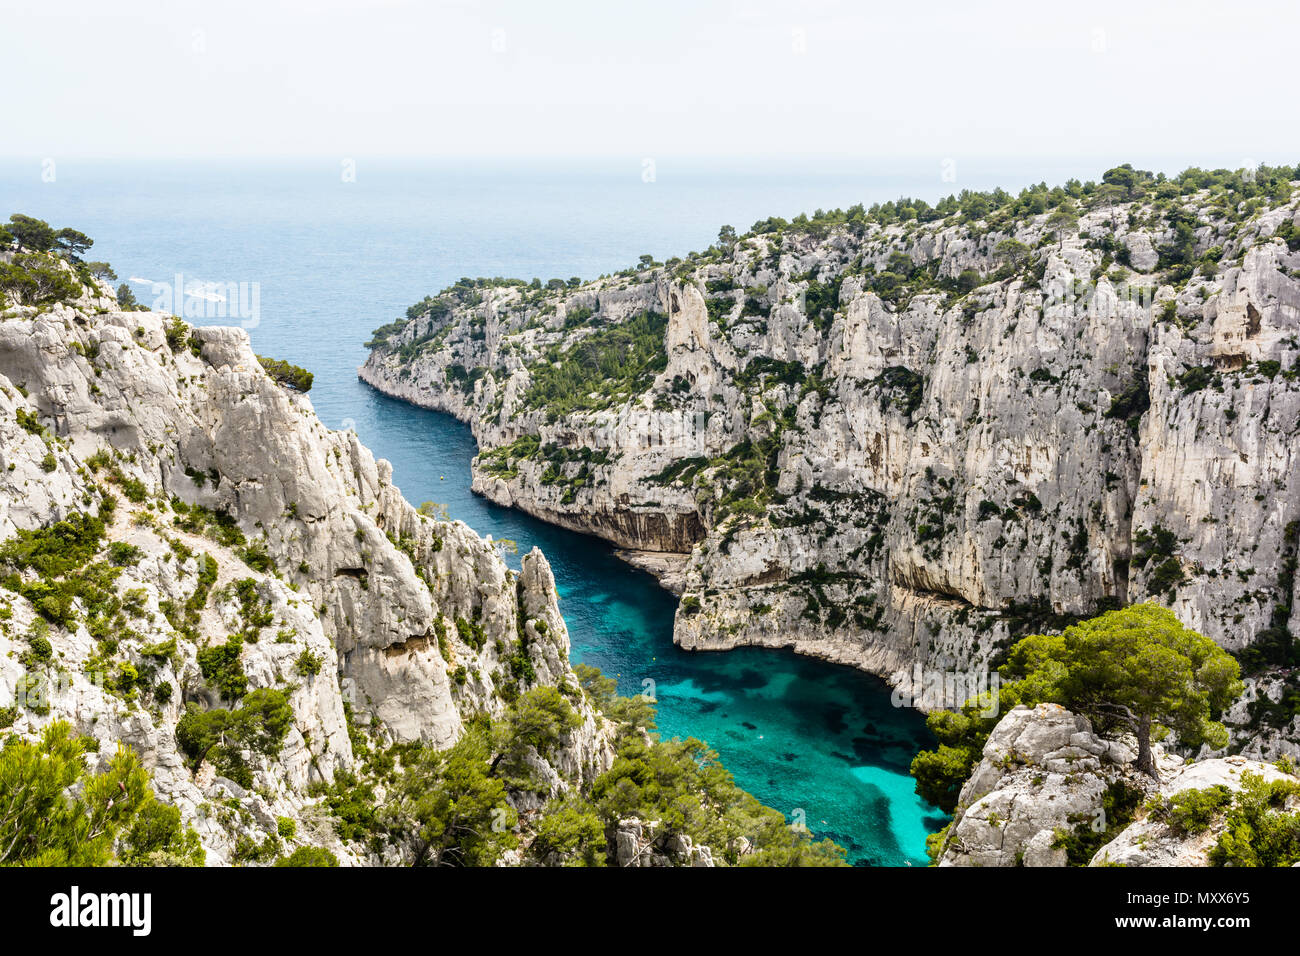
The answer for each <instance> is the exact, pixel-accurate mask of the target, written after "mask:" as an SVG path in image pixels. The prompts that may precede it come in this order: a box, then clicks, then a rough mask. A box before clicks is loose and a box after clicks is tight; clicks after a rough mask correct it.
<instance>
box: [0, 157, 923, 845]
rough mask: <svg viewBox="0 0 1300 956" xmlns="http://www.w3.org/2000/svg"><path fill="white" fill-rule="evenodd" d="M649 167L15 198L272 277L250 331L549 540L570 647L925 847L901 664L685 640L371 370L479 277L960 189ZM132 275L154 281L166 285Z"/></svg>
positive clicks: (351, 411) (178, 186)
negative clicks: (382, 343) (392, 344)
mask: <svg viewBox="0 0 1300 956" xmlns="http://www.w3.org/2000/svg"><path fill="white" fill-rule="evenodd" d="M640 173H641V169H640V165H639V164H638V163H628V164H624V165H622V166H619V165H617V164H605V165H600V166H588V167H580V168H575V167H573V166H571V165H561V164H557V163H550V164H540V165H538V164H522V163H521V164H516V165H513V166H506V165H502V164H500V163H497V164H484V165H480V166H477V167H474V168H468V167H450V166H438V165H432V164H426V165H424V166H419V165H416V164H413V163H403V164H388V165H384V164H375V165H374V166H371V165H368V164H366V163H364V162H363V163H362V164H360V166H359V167H358V175H357V181H356V182H354V183H342V182H340V177H339V170H338V166H337V165H336V164H334V163H332V162H329V161H323V162H321V163H318V164H313V163H309V162H299V163H294V164H288V163H283V164H278V165H276V164H269V165H222V166H216V165H194V164H142V163H138V164H123V163H94V164H75V163H62V164H61V165H60V166H59V168H58V179H57V180H56V182H54V183H44V182H42V181H41V180H40V166H39V163H34V164H13V163H7V164H0V215H3V216H5V217H7V215H8V213H9V212H13V211H18V212H25V213H28V214H30V215H35V216H39V217H40V218H43V219H47V220H49V221H50V222H51V223H53V224H54V225H56V226H72V227H74V228H78V229H81V230H82V231H84V232H86V233H88V234H89V235H90V236H92V237H93V238H94V239H95V241H96V244H95V247H94V248H93V249H92V251H91V254H90V256H89V257H90V258H94V259H105V260H108V261H110V262H111V263H113V265H114V267H115V268H116V270H117V272H118V274H119V276H120V277H121V279H122V280H127V279H128V278H129V277H132V276H135V277H142V278H147V279H152V280H155V281H167V282H170V281H172V277H173V276H174V275H175V274H176V273H178V272H179V273H182V274H183V275H184V277H185V281H186V282H187V283H188V282H190V281H212V282H222V283H227V282H257V283H259V288H260V321H259V322H258V323H257V324H256V325H255V326H254V327H252V328H250V333H249V334H250V335H251V336H252V340H253V345H254V347H255V348H256V349H257V350H258V351H259V352H261V353H263V354H269V355H274V356H277V357H281V358H286V359H289V360H290V361H293V362H296V363H298V364H301V365H303V366H305V367H307V368H309V369H311V370H312V371H313V372H314V373H315V376H316V379H315V386H314V388H313V390H312V393H311V398H312V401H313V403H314V405H315V407H316V410H317V412H318V413H319V415H320V417H321V418H322V420H323V421H325V423H326V424H327V425H329V426H330V427H334V428H339V427H345V426H351V427H355V428H356V430H357V432H358V434H359V435H360V437H361V439H362V440H363V441H364V442H365V443H366V444H367V445H368V446H369V447H370V448H371V449H373V450H374V452H375V454H376V455H377V456H378V457H383V458H387V459H389V460H390V461H391V462H392V463H393V469H394V478H395V481H396V483H397V484H398V486H399V487H400V488H401V489H402V491H403V492H404V493H405V495H406V497H407V498H408V499H410V500H411V501H414V502H417V503H418V502H421V501H425V500H432V501H436V502H439V503H442V504H445V505H447V507H448V509H449V511H450V513H451V515H452V517H454V518H458V519H461V520H463V521H465V522H466V523H468V524H469V525H470V526H471V527H473V528H474V529H475V530H476V531H478V532H479V533H480V534H491V535H493V536H494V537H496V538H503V537H504V538H511V539H514V540H515V541H516V542H518V545H519V548H520V553H524V552H526V551H527V550H528V549H530V548H532V547H533V546H534V545H536V546H538V547H540V548H542V550H543V551H545V553H546V555H547V557H548V559H549V560H550V562H551V565H552V568H553V569H554V571H555V576H556V581H557V586H558V588H559V592H560V607H561V610H562V611H563V613H564V616H565V620H566V621H567V622H568V625H569V631H570V636H571V639H572V643H573V658H574V660H577V661H582V662H586V663H590V664H593V665H595V666H597V667H599V668H601V669H602V670H603V671H605V672H606V673H607V674H609V675H610V676H613V677H616V678H617V679H618V680H619V684H620V689H621V691H622V692H623V693H625V694H635V693H640V692H641V691H642V689H643V686H644V685H643V681H646V680H650V681H653V682H654V691H655V694H656V696H657V699H658V709H659V725H660V730H661V731H662V732H663V733H664V734H665V735H667V736H695V737H699V738H701V739H703V740H705V741H706V742H707V743H708V744H709V745H710V746H711V747H713V748H714V749H715V750H716V751H718V753H719V755H720V756H721V758H722V761H723V763H724V764H725V765H726V766H727V767H728V768H729V769H730V770H731V772H732V773H733V774H734V775H735V777H736V781H737V783H739V784H740V785H741V786H742V787H744V788H745V789H747V790H749V791H750V792H752V793H754V794H755V795H756V796H757V797H758V798H759V799H760V800H762V801H763V802H764V803H766V804H768V805H770V806H773V807H775V808H777V809H778V810H781V811H782V812H783V813H785V814H787V816H794V815H795V814H799V813H801V814H802V816H803V818H804V820H805V822H806V823H807V825H808V826H809V827H810V828H811V829H812V830H813V832H814V833H815V834H816V835H817V836H818V837H830V838H832V839H834V840H835V841H836V842H838V843H840V844H842V845H844V846H846V847H848V848H849V858H850V860H851V861H853V862H855V863H861V864H874V865H907V864H923V863H924V862H925V853H924V838H925V835H926V834H927V833H928V832H931V831H932V830H934V829H937V828H938V827H939V826H941V825H942V823H943V820H942V818H941V816H940V815H939V813H938V812H937V811H936V810H935V809H934V808H932V807H929V806H928V805H926V804H924V803H923V802H922V801H921V800H920V799H919V798H918V797H917V796H916V795H915V793H914V792H913V787H912V780H911V778H910V777H909V776H908V774H907V766H908V764H909V762H910V761H911V758H912V756H913V754H914V753H915V752H916V751H917V750H918V749H920V748H921V747H923V746H925V745H927V743H928V735H927V732H926V730H925V727H924V724H923V722H922V720H921V718H920V716H919V715H918V714H916V713H915V712H913V711H910V710H900V709H895V708H894V707H892V706H891V705H890V700H889V692H888V690H887V688H886V687H885V685H884V684H883V683H882V682H881V681H879V680H877V679H875V678H872V677H870V676H868V675H866V674H862V673H860V672H857V671H854V670H851V669H848V668H844V667H838V666H835V665H831V664H826V663H822V662H819V661H813V660H809V659H807V658H801V657H798V656H796V655H794V654H792V653H788V652H783V651H772V650H762V649H757V648H751V649H738V650H735V651H729V652H726V653H713V654H700V653H687V652H685V651H681V650H679V649H678V648H676V647H675V646H674V645H673V643H672V617H673V610H674V606H675V598H673V597H672V596H671V595H670V594H668V593H667V592H665V591H663V590H662V589H660V588H659V587H658V586H657V585H656V584H655V582H654V580H653V579H652V578H651V577H650V576H649V575H647V574H644V573H642V572H639V571H636V570H634V569H632V568H629V567H628V566H626V565H624V564H623V563H622V562H620V561H618V560H617V559H616V558H614V556H613V553H612V550H611V549H610V548H609V547H608V546H607V545H605V544H604V543H603V542H600V541H598V540H595V539H592V538H588V537H585V536H582V535H577V534H574V533H572V532H568V531H564V530H562V529H559V528H554V527H551V526H549V525H546V524H543V523H541V522H538V521H536V520H534V519H531V518H529V517H527V516H526V515H523V514H519V513H517V512H513V511H510V510H508V509H503V508H499V507H497V506H495V505H493V504H491V503H490V502H487V501H485V500H483V499H481V498H477V497H475V496H474V495H473V494H471V493H470V491H469V460H470V458H471V457H473V454H474V452H475V446H474V441H473V438H472V436H471V435H470V432H469V429H468V428H466V427H465V426H463V425H461V424H460V423H458V422H456V421H455V420H454V419H451V418H450V417H448V416H445V415H440V414H437V413H434V412H429V411H424V410H421V409H417V408H413V407H411V406H409V405H406V404H404V403H401V402H397V401H394V400H392V399H389V398H386V397H384V396H382V395H380V394H378V393H376V392H374V391H373V390H371V389H369V388H368V387H366V386H364V385H363V384H361V383H360V382H359V381H358V380H357V378H356V367H357V366H358V365H359V364H361V362H362V361H364V359H365V355H366V352H365V349H364V348H363V347H362V345H361V343H362V342H363V341H364V340H365V339H366V338H368V337H369V335H368V333H369V331H370V330H371V329H373V328H375V327H376V326H379V325H381V324H383V323H385V322H388V321H391V320H392V319H393V318H395V317H397V316H399V315H401V314H402V313H403V312H404V311H405V309H406V307H407V306H408V305H409V304H410V303H411V302H414V301H416V300H417V299H420V298H421V297H423V296H424V295H425V294H427V293H430V292H435V291H437V290H438V289H441V288H443V287H444V286H446V285H448V284H450V283H451V282H453V281H455V280H456V279H457V278H459V277H460V276H463V275H471V276H474V275H498V274H499V275H511V276H522V277H525V278H532V277H533V276H534V275H536V276H539V277H541V278H543V279H546V278H550V277H554V276H559V277H564V278H567V277H569V276H571V275H578V276H581V277H583V278H591V277H594V276H595V275H598V274H600V273H602V272H609V271H614V270H617V269H620V268H623V267H624V266H625V265H627V264H628V263H629V262H633V261H635V259H636V257H637V255H639V254H641V253H642V252H653V253H654V254H655V255H656V257H659V258H664V257H667V256H671V255H676V254H682V253H685V252H687V251H689V250H691V249H700V248H703V247H705V246H707V245H708V244H709V243H710V242H711V241H712V240H713V238H714V237H715V236H716V234H717V229H718V226H719V225H720V224H722V223H724V222H729V223H732V224H734V225H736V226H737V227H738V228H741V229H744V228H747V227H748V225H749V224H750V223H752V222H753V221H755V220H756V219H759V218H764V217H766V216H768V215H784V216H787V217H789V216H793V215H795V214H797V213H798V212H800V211H808V210H812V209H815V208H818V207H826V208H829V207H833V206H847V205H851V204H852V203H854V202H859V201H865V202H868V203H870V202H872V201H876V200H884V199H889V198H894V197H896V196H897V195H898V194H899V193H901V192H911V193H914V194H919V195H930V196H931V197H934V196H937V195H938V194H939V192H940V189H939V187H938V185H937V184H933V183H931V188H930V189H929V191H928V192H927V191H925V190H924V189H923V188H921V187H920V184H918V183H916V182H912V183H910V184H909V182H908V180H907V179H906V178H905V177H899V176H897V175H889V176H869V175H864V174H861V173H852V172H846V171H844V170H839V171H834V170H832V171H823V172H817V171H815V170H804V171H801V172H800V174H799V175H797V176H792V175H789V174H788V173H785V172H774V171H770V170H768V171H764V170H762V169H760V168H747V169H746V170H742V171H741V172H740V173H737V172H735V171H734V170H727V169H724V168H721V167H716V166H714V167H696V168H693V169H680V170H678V169H674V168H673V167H672V166H671V164H661V165H660V167H659V170H658V180H657V182H655V183H644V182H642V180H641V178H640ZM930 181H931V180H930V178H927V180H926V182H930ZM944 191H947V190H946V189H945V190H944ZM134 289H135V291H136V294H137V296H138V297H139V298H140V300H141V301H143V302H146V303H148V302H150V301H152V295H151V291H150V288H149V286H148V285H144V284H139V283H137V284H134ZM200 321H202V320H200ZM211 321H212V322H216V323H221V322H228V321H229V320H221V319H213V320H211ZM513 560H514V561H515V563H516V566H517V559H513Z"/></svg>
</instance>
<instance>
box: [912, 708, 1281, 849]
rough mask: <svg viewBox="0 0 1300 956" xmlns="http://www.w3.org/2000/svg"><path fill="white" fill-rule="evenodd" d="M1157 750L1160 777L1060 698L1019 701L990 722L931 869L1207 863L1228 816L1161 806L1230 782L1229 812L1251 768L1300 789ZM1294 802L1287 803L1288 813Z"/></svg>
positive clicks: (1256, 764) (1271, 771)
mask: <svg viewBox="0 0 1300 956" xmlns="http://www.w3.org/2000/svg"><path fill="white" fill-rule="evenodd" d="M1155 750H1156V758H1157V764H1158V768H1159V771H1160V780H1159V781H1158V782H1157V781H1153V780H1152V779H1151V778H1150V777H1148V776H1146V775H1145V774H1142V773H1139V772H1137V771H1136V770H1135V769H1134V768H1133V759H1134V753H1135V750H1134V746H1133V742H1132V740H1131V739H1125V740H1111V739H1106V738H1104V737H1101V736H1099V735H1097V734H1096V733H1094V732H1093V729H1092V725H1091V724H1090V723H1089V722H1088V720H1087V719H1086V718H1084V717H1080V716H1078V715H1076V714H1073V713H1071V712H1069V711H1068V710H1065V709H1064V708H1062V707H1060V706H1059V705H1056V704H1039V705H1038V706H1036V707H1034V708H1032V709H1030V708H1027V707H1024V706H1019V707H1016V708H1015V709H1013V710H1012V711H1010V712H1009V713H1008V714H1007V715H1006V716H1005V717H1003V718H1002V720H1001V721H999V723H998V725H997V726H996V727H995V728H994V729H993V732H992V733H991V734H990V735H989V739H988V741H987V743H986V744H985V746H984V751H983V755H982V758H981V760H980V762H979V763H978V764H977V765H976V766H975V768H974V770H973V771H972V773H971V776H970V778H969V779H968V780H967V782H966V784H965V786H964V787H963V788H962V791H961V797H960V799H959V802H958V806H957V812H956V814H955V815H954V817H953V821H952V823H951V825H950V826H949V828H948V830H947V831H946V833H945V834H943V835H942V837H941V840H942V843H941V852H940V854H939V857H938V861H937V862H938V865H939V866H1065V865H1067V864H1069V863H1075V864H1080V865H1082V864H1085V863H1086V864H1089V865H1092V866H1115V865H1119V866H1206V865H1207V864H1208V854H1209V850H1210V848H1211V847H1213V846H1214V845H1215V843H1216V841H1217V840H1218V838H1219V836H1220V834H1222V833H1223V830H1224V814H1223V813H1222V812H1220V813H1217V814H1214V815H1212V816H1210V817H1209V818H1207V819H1206V820H1205V821H1204V824H1203V826H1199V827H1183V826H1179V825H1177V822H1176V821H1174V820H1171V818H1170V817H1169V815H1168V814H1165V813H1162V812H1160V811H1159V810H1158V808H1160V807H1162V806H1163V805H1164V804H1166V803H1167V802H1168V801H1169V800H1170V799H1171V798H1174V797H1176V796H1177V795H1179V794H1184V793H1186V792H1187V791H1190V790H1205V789H1208V788H1212V787H1216V786H1223V787H1225V788H1226V791H1227V794H1226V796H1225V798H1224V802H1223V805H1224V806H1225V807H1226V806H1227V805H1229V804H1230V803H1231V800H1232V799H1233V798H1234V796H1235V795H1237V794H1240V793H1241V791H1242V789H1243V785H1244V784H1245V783H1246V782H1247V781H1248V780H1250V779H1252V775H1253V778H1255V779H1258V780H1261V781H1264V782H1271V781H1275V780H1287V781H1291V782H1293V783H1295V784H1297V785H1300V778H1296V777H1294V776H1293V775H1292V774H1291V773H1289V772H1287V771H1284V770H1282V769H1279V767H1277V766H1275V765H1272V764H1267V763H1263V762H1261V761H1258V760H1250V759H1247V758H1245V757H1241V756H1233V757H1226V758H1211V759H1208V760H1203V761H1199V762H1197V763H1186V762H1184V761H1183V760H1181V759H1178V758H1176V757H1174V756H1172V755H1169V754H1166V753H1164V752H1163V751H1162V750H1161V749H1160V748H1159V747H1157V748H1155ZM1297 806H1300V801H1297V800H1295V799H1292V800H1291V801H1290V805H1289V806H1288V807H1286V808H1283V809H1289V810H1295V809H1297ZM1071 853H1073V856H1074V858H1073V859H1071Z"/></svg>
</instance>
